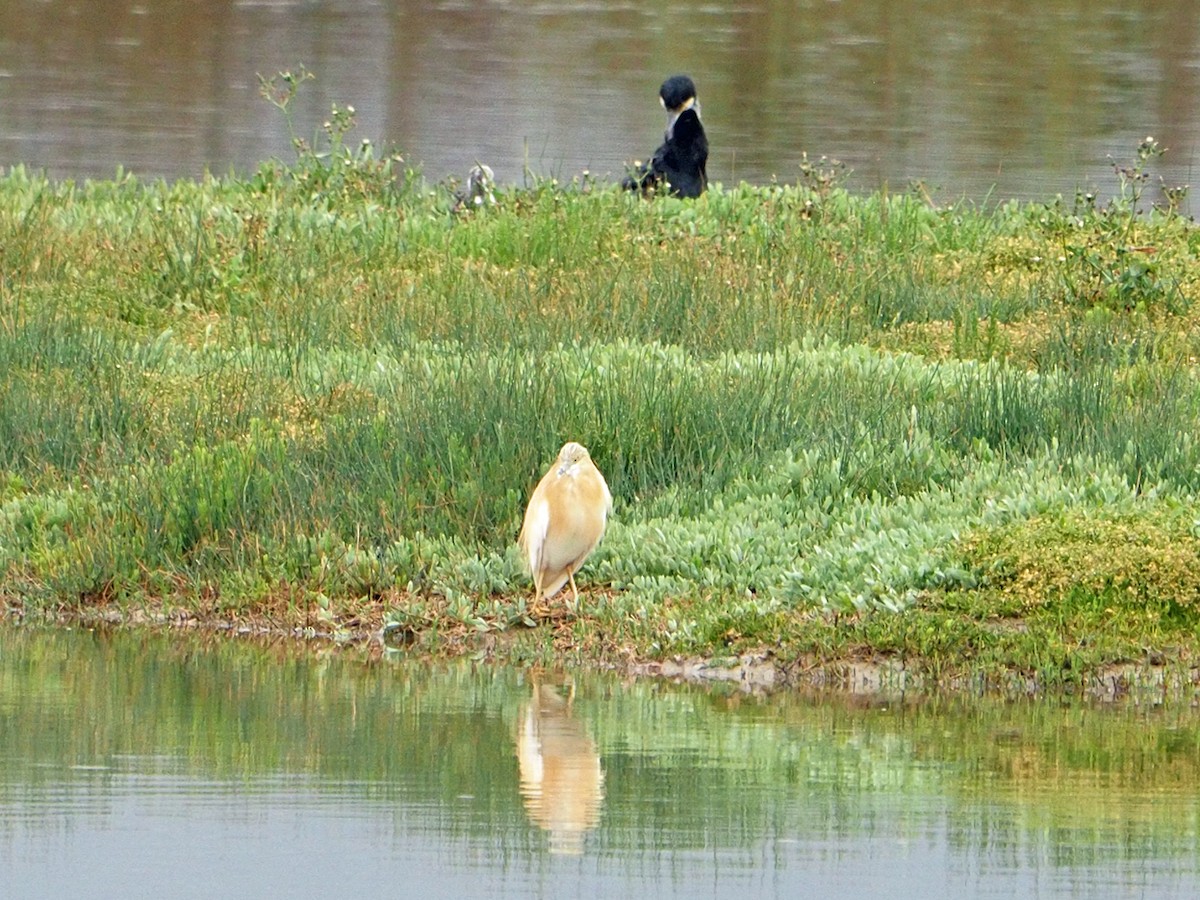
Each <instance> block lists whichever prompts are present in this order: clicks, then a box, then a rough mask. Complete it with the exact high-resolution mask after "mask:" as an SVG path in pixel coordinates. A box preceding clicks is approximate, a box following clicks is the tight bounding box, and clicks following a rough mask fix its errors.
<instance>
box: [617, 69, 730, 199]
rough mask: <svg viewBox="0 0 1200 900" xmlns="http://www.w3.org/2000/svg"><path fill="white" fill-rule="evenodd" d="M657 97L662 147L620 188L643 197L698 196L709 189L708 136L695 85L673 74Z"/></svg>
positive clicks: (682, 76)
mask: <svg viewBox="0 0 1200 900" xmlns="http://www.w3.org/2000/svg"><path fill="white" fill-rule="evenodd" d="M658 98H659V100H660V101H661V102H662V105H663V108H664V109H666V111H667V132H666V134H665V135H664V137H663V143H662V146H660V147H659V148H658V149H657V150H655V151H654V156H653V157H652V158H651V160H650V161H649V162H647V163H641V164H639V165H638V166H637V167H636V168H635V169H634V171H633V172H632V173H631V174H630V175H629V176H628V177H627V178H626V179H625V180H624V181H622V182H621V185H622V187H624V188H625V189H626V190H629V191H641V192H642V193H644V194H649V193H652V192H655V191H662V190H667V191H670V193H671V194H672V195H673V196H675V197H699V196H700V195H701V194H703V193H704V189H705V188H706V187H708V173H707V171H706V166H707V165H708V136H707V135H706V134H705V133H704V126H703V125H702V124H700V102H699V101H698V100H697V99H696V85H695V83H694V82H693V81H692V79H690V78H689V77H688V76H686V75H672V76H671V77H670V78H668V79H667V80H666V81H664V82H663V84H662V87H661V88H659V90H658Z"/></svg>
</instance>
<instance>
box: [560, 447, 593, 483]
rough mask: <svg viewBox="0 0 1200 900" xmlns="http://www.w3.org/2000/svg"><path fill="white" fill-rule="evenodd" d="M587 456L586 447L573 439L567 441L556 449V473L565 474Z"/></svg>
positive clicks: (587, 457)
mask: <svg viewBox="0 0 1200 900" xmlns="http://www.w3.org/2000/svg"><path fill="white" fill-rule="evenodd" d="M589 458H590V457H589V456H588V451H587V447H585V446H583V444H579V443H576V442H575V441H567V443H565V444H563V445H562V449H561V450H559V451H558V474H559V475H566V474H567V472H569V471H571V469H573V468H575V467H576V466H577V465H579V464H580V463H581V462H583V461H585V460H587V459H589Z"/></svg>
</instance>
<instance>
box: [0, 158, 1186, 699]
mask: <svg viewBox="0 0 1200 900" xmlns="http://www.w3.org/2000/svg"><path fill="white" fill-rule="evenodd" d="M335 137H337V135H335ZM332 149H333V151H334V152H333V153H332V154H331V155H330V156H329V157H318V156H317V155H315V154H311V153H302V154H301V156H300V158H299V159H298V161H297V162H296V163H294V164H291V165H287V166H285V165H282V164H267V165H264V166H263V167H262V168H261V169H260V171H259V172H257V173H255V174H254V175H253V176H250V177H246V178H236V177H228V178H207V179H204V180H202V181H185V182H180V183H176V184H173V185H168V184H164V183H145V182H141V181H138V180H137V179H135V178H132V177H129V176H125V175H118V176H117V177H115V178H114V179H112V180H110V181H104V182H97V183H86V184H74V183H67V182H50V181H47V180H45V179H43V178H41V177H39V176H37V175H34V174H32V173H29V172H27V171H25V170H22V169H19V168H16V169H11V170H8V171H6V172H4V173H3V177H0V593H2V594H3V596H4V597H5V599H6V602H7V604H8V608H9V610H10V613H18V614H24V615H37V614H40V613H43V612H46V613H52V614H55V615H67V616H74V615H81V614H86V613H88V612H89V611H94V610H96V609H97V608H102V609H110V610H111V609H117V610H121V611H123V613H124V614H127V615H132V614H135V613H136V614H138V615H140V614H142V612H143V611H145V610H151V611H153V612H154V613H156V614H157V613H162V614H165V615H168V616H171V615H174V616H180V617H192V618H200V619H209V620H213V619H220V618H234V619H242V620H247V621H249V620H255V619H259V620H269V621H274V622H277V623H284V624H288V625H295V624H297V623H300V624H307V625H310V626H312V627H320V628H323V629H332V630H337V629H339V628H343V629H350V628H351V625H349V624H348V623H352V622H359V623H362V622H366V623H368V624H371V625H378V624H382V622H383V621H385V620H386V621H390V622H392V623H394V624H395V625H396V626H397V630H396V632H395V633H396V634H397V635H399V636H401V637H402V638H403V640H405V641H408V642H410V643H411V644H412V645H413V646H414V647H415V648H417V650H434V651H437V650H444V649H460V648H464V647H478V646H481V645H486V646H488V647H504V648H507V649H506V650H505V651H504V652H505V653H507V654H508V655H509V656H511V657H514V658H526V657H534V658H544V657H546V656H549V655H558V656H560V657H566V658H569V659H574V660H582V659H593V660H602V661H614V660H628V659H654V658H662V657H668V656H674V655H694V656H703V657H716V658H723V657H731V656H737V655H741V654H745V653H751V652H763V651H769V652H770V653H771V654H772V655H773V658H774V659H776V660H779V661H780V662H781V664H784V665H795V664H802V665H805V666H809V665H819V664H821V663H822V662H823V661H830V660H839V659H845V658H850V657H862V656H873V657H878V658H889V659H900V660H904V661H905V662H906V663H907V664H908V665H909V666H912V667H916V668H919V669H920V670H922V671H924V672H925V673H927V674H931V675H934V676H937V677H943V676H945V677H950V676H958V675H963V674H964V673H966V674H970V673H975V674H979V673H983V674H991V675H1001V674H1012V673H1018V674H1021V675H1034V676H1037V677H1038V678H1039V679H1040V680H1041V681H1042V682H1043V683H1047V684H1059V683H1063V682H1073V681H1077V680H1079V679H1082V678H1087V677H1090V676H1091V675H1094V674H1096V673H1097V672H1100V671H1103V670H1104V667H1106V666H1109V665H1112V664H1117V663H1129V662H1132V663H1136V664H1145V665H1150V666H1158V665H1164V664H1165V665H1170V666H1176V667H1180V668H1181V669H1186V668H1187V667H1189V666H1191V665H1192V663H1193V661H1194V660H1195V658H1196V655H1197V651H1198V650H1200V574H1198V573H1200V505H1198V504H1197V500H1196V495H1197V491H1198V490H1200V445H1198V444H1197V419H1198V410H1200V404H1198V400H1200V396H1198V385H1197V379H1196V362H1195V361H1196V359H1197V357H1198V356H1200V329H1198V328H1197V311H1196V309H1195V300H1196V298H1197V287H1198V280H1200V263H1198V261H1197V250H1198V249H1200V232H1197V231H1196V230H1195V229H1194V228H1193V227H1192V225H1191V223H1190V222H1188V221H1186V220H1184V219H1183V218H1181V217H1179V216H1177V215H1174V214H1172V213H1171V212H1170V211H1169V210H1168V211H1165V212H1164V211H1159V210H1153V209H1150V208H1149V207H1148V205H1147V204H1145V203H1143V201H1142V198H1141V191H1142V188H1143V186H1144V184H1145V179H1144V177H1143V176H1145V175H1146V174H1147V170H1148V168H1149V167H1151V166H1152V164H1153V160H1154V152H1155V148H1154V147H1153V145H1149V144H1147V145H1144V146H1143V147H1142V148H1140V150H1139V156H1138V160H1137V161H1136V162H1135V163H1134V164H1133V166H1132V167H1131V168H1130V169H1128V170H1125V171H1124V172H1123V173H1121V174H1120V178H1119V182H1118V196H1117V198H1116V200H1114V201H1113V202H1112V203H1110V204H1107V205H1103V206H1101V205H1097V204H1096V203H1095V202H1094V201H1093V200H1092V199H1091V198H1090V197H1088V196H1086V195H1081V196H1079V197H1076V198H1073V199H1067V200H1063V199H1061V198H1055V199H1052V200H1050V201H1048V202H1046V203H1037V204H1022V205H1017V204H1004V205H998V206H995V205H992V206H976V205H972V204H968V203H961V204H956V205H953V206H949V207H939V206H936V205H934V204H932V203H931V202H929V200H928V198H927V197H925V196H924V195H923V194H922V193H921V192H919V191H913V192H905V193H887V192H877V193H873V194H865V195H864V194H855V193H852V192H850V191H848V190H846V189H844V188H842V187H840V186H839V184H838V181H837V179H836V178H835V177H830V176H831V175H832V174H833V173H832V171H831V170H822V169H821V168H820V167H813V168H812V169H809V170H805V171H804V172H802V173H801V176H800V178H799V179H798V181H797V183H795V184H792V185H787V186H774V187H761V188H752V187H747V186H739V187H736V188H728V189H721V188H719V187H718V188H717V189H715V190H713V191H711V192H710V193H709V194H708V195H706V196H705V197H704V198H702V199H701V200H699V201H697V202H681V201H674V200H670V199H662V200H659V201H656V202H653V203H649V202H639V201H637V200H636V199H635V198H632V197H630V196H627V195H624V194H622V193H620V192H619V191H617V190H615V189H614V188H613V187H612V186H610V185H606V184H596V183H592V182H591V181H589V180H587V179H581V180H578V181H576V182H573V183H571V184H565V185H558V184H554V183H551V182H538V183H535V184H532V185H531V186H528V187H523V188H520V189H511V190H503V191H499V192H498V193H497V196H496V203H495V205H486V206H484V207H483V208H481V209H478V210H474V211H470V212H467V213H462V212H459V213H453V212H452V211H451V207H452V206H453V203H454V198H453V196H452V194H451V192H450V191H449V190H447V189H445V188H443V187H432V186H429V185H427V184H425V183H424V182H423V181H422V180H421V178H420V177H419V176H418V175H417V174H416V173H414V172H411V171H409V172H406V171H403V170H402V168H401V167H400V164H399V163H398V162H396V161H394V160H381V159H377V158H375V157H373V156H372V155H371V152H370V149H369V148H362V149H357V150H347V149H345V148H344V147H342V145H341V144H340V142H339V143H335V145H334V147H333V148H332ZM567 439H575V440H579V441H581V442H583V443H584V444H586V445H587V446H588V447H589V448H590V449H591V452H592V456H593V458H594V459H595V460H596V462H597V464H598V465H599V467H600V468H601V470H602V471H603V472H604V473H605V475H606V476H607V478H608V480H609V484H610V486H611V488H612V491H613V494H614V497H615V498H616V507H615V516H614V520H613V521H612V524H611V527H610V530H609V533H608V536H607V537H606V539H605V541H604V543H603V544H602V545H601V547H600V548H599V550H598V551H597V552H596V554H595V555H594V556H593V557H592V559H591V561H590V562H589V563H588V565H587V567H586V568H585V570H584V572H583V575H582V577H581V582H582V583H583V585H584V586H585V593H586V597H585V599H584V602H583V604H582V608H581V611H580V614H579V616H578V617H575V618H571V617H564V618H561V619H557V620H556V621H555V622H554V623H552V624H550V625H546V624H543V625H541V627H537V628H533V629H530V628H529V625H530V624H531V620H530V619H529V618H528V616H527V615H526V608H525V604H526V602H527V600H528V599H529V585H528V579H527V578H526V576H525V575H524V574H523V572H522V569H521V564H520V560H519V557H518V555H517V552H516V550H515V547H514V539H515V535H516V533H517V530H518V528H519V524H520V517H521V514H522V511H523V505H524V501H525V499H526V497H527V495H528V491H529V490H530V489H531V487H532V485H533V484H534V483H535V482H536V479H537V477H538V476H539V475H540V473H541V471H542V470H543V469H544V467H545V466H546V465H547V464H548V462H549V461H550V460H551V459H552V458H553V456H554V454H555V453H556V451H557V449H558V447H559V446H560V445H561V444H562V443H563V442H564V441H565V440H567ZM135 617H136V616H135Z"/></svg>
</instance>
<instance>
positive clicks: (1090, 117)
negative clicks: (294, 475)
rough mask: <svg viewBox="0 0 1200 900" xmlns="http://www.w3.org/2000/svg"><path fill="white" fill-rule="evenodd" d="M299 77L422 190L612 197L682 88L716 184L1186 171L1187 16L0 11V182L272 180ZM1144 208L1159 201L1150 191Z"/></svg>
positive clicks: (170, 6)
mask: <svg viewBox="0 0 1200 900" xmlns="http://www.w3.org/2000/svg"><path fill="white" fill-rule="evenodd" d="M300 64H304V65H305V66H307V67H308V68H309V69H310V70H312V71H313V72H315V73H316V74H317V76H318V81H317V82H316V83H310V84H308V85H306V89H305V92H304V94H303V95H302V96H301V100H300V103H299V107H298V110H297V125H298V129H297V130H298V131H299V133H300V134H301V135H305V136H309V135H312V134H313V133H314V131H315V129H316V128H317V127H318V126H319V125H320V123H321V121H322V120H323V119H325V118H326V117H327V116H328V114H329V108H330V104H331V103H332V102H338V103H341V104H346V103H350V104H353V105H354V106H355V107H356V109H357V110H358V113H359V119H360V128H359V130H358V131H357V132H356V136H358V137H368V138H371V139H372V140H374V141H376V143H384V144H388V145H394V146H396V147H398V148H399V149H400V150H402V151H403V152H404V153H405V155H406V156H407V158H408V159H409V160H411V161H414V162H420V163H422V164H423V166H424V172H425V175H426V176H427V177H428V178H429V179H430V180H432V181H437V180H440V179H442V178H444V177H445V176H447V175H448V174H456V175H458V176H460V177H461V176H462V175H463V174H464V173H465V172H466V170H467V169H468V168H469V167H470V165H472V164H473V163H474V162H475V161H476V160H477V159H479V160H484V161H487V162H489V163H490V164H491V165H492V166H493V167H494V168H495V170H496V172H497V176H498V178H500V180H501V181H507V182H517V181H520V179H521V177H522V171H523V168H524V167H525V166H528V167H529V168H530V169H531V170H532V171H534V172H535V173H538V174H543V175H547V174H554V175H558V176H561V177H566V178H569V177H571V176H573V175H575V174H577V173H579V172H580V171H582V170H584V169H588V170H590V171H591V172H592V173H594V174H596V175H598V176H600V177H603V178H614V179H615V178H617V177H619V176H620V175H621V174H622V172H623V170H624V164H625V162H626V161H627V160H629V159H631V158H634V157H644V156H645V155H647V154H648V153H650V152H651V151H652V150H653V148H654V146H655V145H656V144H657V142H658V140H659V138H660V136H661V133H662V129H663V126H664V119H663V116H662V113H661V110H660V109H659V107H658V104H657V97H656V91H657V88H658V85H659V83H660V82H661V81H662V79H663V77H664V76H666V75H668V74H671V73H673V72H677V71H685V72H688V73H690V74H692V75H693V76H694V77H695V79H696V81H697V84H698V86H699V92H700V99H701V101H702V103H703V109H704V119H705V122H706V124H707V127H708V130H709V135H710V140H711V142H712V145H713V155H712V158H711V160H710V165H709V172H710V175H711V176H712V177H713V178H714V179H716V180H718V181H722V182H724V183H726V184H732V183H734V182H736V181H738V180H743V179H744V180H747V181H751V182H764V181H767V180H769V179H771V178H772V177H778V178H779V179H781V180H784V181H795V180H796V178H797V173H798V170H799V165H800V161H801V159H802V154H803V153H807V154H808V155H809V156H810V157H813V158H816V157H819V156H821V155H828V156H832V157H836V158H839V159H841V160H842V161H844V162H845V163H847V164H848V165H849V166H850V167H851V168H852V169H853V170H854V173H855V175H854V178H853V181H854V182H856V183H857V185H858V186H860V187H869V188H873V187H876V186H878V185H880V184H882V183H885V182H886V183H888V184H889V185H890V186H891V188H892V189H902V188H904V187H905V186H906V185H907V184H908V183H909V181H910V180H913V179H921V180H924V181H925V182H926V183H927V185H928V186H929V188H930V190H931V192H932V193H933V194H934V196H935V197H938V198H939V199H953V198H956V197H958V196H961V195H963V194H966V195H969V196H972V197H976V198H980V197H983V196H985V195H987V194H988V192H989V190H990V189H992V188H993V187H994V188H995V194H994V196H998V197H1022V198H1037V199H1045V198H1047V197H1049V196H1051V195H1053V194H1054V193H1056V192H1064V193H1066V194H1068V195H1069V194H1070V193H1071V192H1072V191H1073V190H1074V189H1075V188H1076V187H1077V186H1082V187H1095V188H1099V189H1100V190H1101V191H1102V192H1108V191H1110V190H1111V189H1112V187H1113V186H1114V185H1115V178H1114V176H1113V174H1112V170H1111V166H1110V164H1109V162H1108V157H1109V155H1111V156H1113V157H1114V158H1115V159H1117V160H1119V161H1128V160H1129V159H1130V158H1131V157H1132V155H1133V152H1134V148H1135V147H1136V146H1137V143H1138V142H1139V141H1140V140H1141V139H1142V138H1143V137H1145V136H1146V135H1148V134H1152V135H1154V136H1155V137H1156V138H1158V140H1159V141H1160V142H1161V144H1162V145H1163V146H1166V147H1169V148H1170V151H1171V152H1170V154H1169V155H1168V157H1166V159H1165V160H1164V163H1163V164H1162V165H1160V166H1158V167H1156V168H1155V170H1154V174H1155V175H1156V176H1158V175H1161V176H1162V177H1164V178H1165V179H1166V181H1167V182H1168V184H1170V185H1178V184H1181V183H1190V182H1191V181H1192V179H1193V174H1194V172H1195V170H1196V165H1197V162H1198V160H1200V157H1198V155H1197V154H1198V152H1200V150H1198V148H1200V143H1198V139H1200V104H1198V103H1197V102H1196V97H1197V96H1200V90H1198V88H1200V11H1198V10H1197V7H1196V4H1195V0H1089V2H1083V0H997V2H988V3H962V2H960V0H889V2H887V3H863V2H849V0H788V2H782V0H711V2H706V3H703V4H687V3H675V4H650V3H634V2H614V3H596V2H593V0H566V2H561V3H551V2H546V0H490V2H481V3H470V2H463V0H439V2H415V0H391V2H385V0H133V2H130V0H114V2H112V3H107V2H106V3H95V2H91V0H11V2H6V3H3V4H0V165H6V164H11V163H14V162H25V163H26V164H28V165H31V166H33V167H36V168H44V169H46V170H48V171H49V172H50V173H51V174H53V175H57V176H71V177H81V176H109V175H111V174H112V173H113V171H114V170H115V168H116V167H117V166H118V165H120V166H124V167H125V168H127V169H130V170H132V171H134V172H135V173H138V174H142V175H148V176H149V175H154V176H157V175H164V176H168V177H177V176H188V177H192V176H196V175H198V174H200V173H202V172H203V171H204V170H205V169H210V170H213V171H216V172H224V171H226V170H228V169H229V168H230V167H235V168H237V169H239V170H243V171H245V170H249V169H252V168H253V167H254V166H256V165H257V163H258V162H259V161H261V160H263V159H264V158H267V157H270V156H280V157H284V158H289V157H290V153H291V151H290V147H289V145H288V141H287V137H286V129H285V127H284V124H283V121H282V119H281V118H280V116H279V115H278V114H277V113H275V111H274V110H273V109H271V108H270V107H268V106H267V105H266V103H265V102H264V101H263V100H262V99H261V98H260V97H259V96H258V81H257V78H256V73H259V72H261V73H264V74H270V73H273V72H276V71H278V70H280V69H285V68H295V67H297V66H298V65H300ZM1154 184H1155V185H1157V177H1156V178H1155V180H1154Z"/></svg>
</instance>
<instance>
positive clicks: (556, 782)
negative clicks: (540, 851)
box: [517, 676, 604, 854]
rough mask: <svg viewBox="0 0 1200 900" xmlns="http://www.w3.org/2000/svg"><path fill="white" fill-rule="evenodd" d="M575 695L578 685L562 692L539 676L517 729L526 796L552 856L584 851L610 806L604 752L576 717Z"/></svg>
mask: <svg viewBox="0 0 1200 900" xmlns="http://www.w3.org/2000/svg"><path fill="white" fill-rule="evenodd" d="M574 697H575V684H574V682H568V683H567V684H565V685H563V686H562V687H561V688H560V687H555V686H552V685H549V684H543V683H541V680H540V679H539V678H538V677H536V676H535V678H534V679H533V696H532V698H531V699H530V702H529V703H528V704H527V705H526V706H525V707H524V709H522V711H521V721H520V725H519V726H518V730H517V763H518V766H519V768H520V772H521V798H522V799H523V800H524V802H525V810H526V812H528V813H529V818H530V819H532V820H533V822H534V823H535V824H536V825H538V826H539V827H540V828H542V829H543V830H545V831H546V832H547V833H548V834H549V835H550V852H551V853H566V854H578V853H582V852H583V839H584V835H585V834H587V832H588V831H590V830H591V829H592V828H594V827H595V826H596V825H597V823H598V822H599V821H600V807H601V805H602V804H603V802H604V770H603V769H602V768H601V767H600V754H599V753H597V752H596V744H595V742H594V741H593V740H592V739H591V737H590V736H589V735H588V733H587V731H586V730H585V729H584V726H583V724H582V723H581V722H579V721H578V720H576V719H575V718H574V716H573V714H572V710H571V705H572V701H573V700H574Z"/></svg>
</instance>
